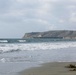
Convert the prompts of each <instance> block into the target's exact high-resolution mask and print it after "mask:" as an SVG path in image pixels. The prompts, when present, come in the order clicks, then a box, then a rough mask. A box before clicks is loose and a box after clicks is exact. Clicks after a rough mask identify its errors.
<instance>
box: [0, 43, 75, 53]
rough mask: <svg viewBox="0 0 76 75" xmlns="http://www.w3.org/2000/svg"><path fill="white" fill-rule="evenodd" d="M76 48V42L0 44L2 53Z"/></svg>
mask: <svg viewBox="0 0 76 75" xmlns="http://www.w3.org/2000/svg"><path fill="white" fill-rule="evenodd" d="M69 47H76V42H54V43H51V42H50V43H26V44H18V43H17V44H0V53H3V52H15V51H16V52H17V51H23V50H25V51H26V50H51V49H61V48H69Z"/></svg>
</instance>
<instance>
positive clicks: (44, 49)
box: [0, 39, 76, 75]
mask: <svg viewBox="0 0 76 75" xmlns="http://www.w3.org/2000/svg"><path fill="white" fill-rule="evenodd" d="M18 40H19V41H18ZM0 41H1V42H0V75H15V74H17V73H18V72H20V71H22V70H24V69H28V68H30V67H35V66H39V64H42V63H47V62H76V41H75V40H62V39H23V40H22V39H1V40H0Z"/></svg>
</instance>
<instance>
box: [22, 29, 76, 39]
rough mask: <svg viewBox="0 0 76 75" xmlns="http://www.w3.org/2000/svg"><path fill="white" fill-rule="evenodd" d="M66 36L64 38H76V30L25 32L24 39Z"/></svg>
mask: <svg viewBox="0 0 76 75" xmlns="http://www.w3.org/2000/svg"><path fill="white" fill-rule="evenodd" d="M53 37H54V38H55V37H56V38H64V39H76V31H69V30H55V31H46V32H31V33H25V35H24V36H23V39H25V38H53Z"/></svg>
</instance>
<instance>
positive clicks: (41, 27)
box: [0, 0, 76, 38]
mask: <svg viewBox="0 0 76 75" xmlns="http://www.w3.org/2000/svg"><path fill="white" fill-rule="evenodd" d="M61 29H62V30H67V29H68V30H76V0H0V38H21V37H22V36H23V35H24V33H27V32H39V31H48V30H61Z"/></svg>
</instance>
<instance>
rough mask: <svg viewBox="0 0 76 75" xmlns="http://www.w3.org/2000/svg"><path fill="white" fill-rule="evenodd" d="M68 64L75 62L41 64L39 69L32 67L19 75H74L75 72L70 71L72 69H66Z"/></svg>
mask: <svg viewBox="0 0 76 75" xmlns="http://www.w3.org/2000/svg"><path fill="white" fill-rule="evenodd" d="M69 64H74V65H75V64H76V62H53V63H52V62H51V63H46V64H42V66H41V67H34V68H30V69H28V70H25V71H22V72H20V73H19V75H76V71H71V70H72V69H73V68H66V66H68V65H69Z"/></svg>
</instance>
